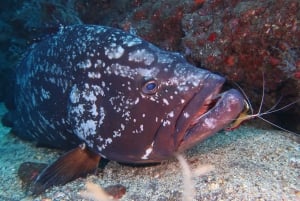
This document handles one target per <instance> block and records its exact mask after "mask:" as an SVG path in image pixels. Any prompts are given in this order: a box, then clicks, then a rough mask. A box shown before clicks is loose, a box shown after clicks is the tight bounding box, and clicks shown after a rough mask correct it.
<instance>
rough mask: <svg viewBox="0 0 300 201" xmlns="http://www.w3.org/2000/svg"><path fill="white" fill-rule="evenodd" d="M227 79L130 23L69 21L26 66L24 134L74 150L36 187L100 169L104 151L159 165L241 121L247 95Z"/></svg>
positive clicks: (21, 92) (17, 127)
mask: <svg viewBox="0 0 300 201" xmlns="http://www.w3.org/2000/svg"><path fill="white" fill-rule="evenodd" d="M224 82H225V78H223V77H222V76H220V75H217V74H214V73H212V72H210V71H208V70H204V69H200V68H197V67H195V66H193V65H191V64H189V63H188V62H187V61H186V60H185V59H184V57H183V56H181V55H180V54H178V53H173V52H168V51H164V50H161V49H159V48H158V47H156V46H154V45H152V44H150V43H148V42H146V41H144V40H142V39H141V38H138V37H137V36H135V35H131V34H129V33H126V32H123V31H121V30H118V29H115V28H111V27H105V26H96V25H72V26H66V27H61V28H60V30H59V31H58V33H57V34H56V35H54V36H51V37H48V38H46V39H44V40H42V41H40V42H38V43H36V44H34V45H32V47H31V48H30V49H29V51H28V52H27V53H26V54H25V55H24V57H23V59H22V61H21V62H20V63H19V65H18V66H17V70H16V86H15V89H16V90H15V91H16V93H15V95H14V96H15V104H14V105H15V106H14V107H15V109H14V110H13V111H11V112H10V115H9V116H10V117H11V122H12V125H11V127H12V132H13V133H14V134H16V135H17V136H19V137H21V138H23V139H26V140H32V141H35V142H37V143H38V144H42V145H48V146H51V147H56V148H60V149H67V150H69V151H68V152H67V153H66V154H64V155H63V156H61V157H60V158H59V159H58V160H57V161H55V162H54V163H53V164H51V165H49V166H48V167H47V168H45V169H44V170H43V171H42V172H41V173H40V175H39V176H38V177H37V178H36V180H35V181H34V184H33V186H34V187H33V190H32V191H33V193H40V192H42V191H44V190H45V189H47V188H48V187H50V186H53V185H58V184H64V183H66V182H68V181H70V180H73V179H75V178H77V177H79V176H83V175H86V174H87V173H91V172H94V171H95V169H96V168H97V166H98V163H99V160H100V158H107V159H109V160H114V161H118V162H122V163H133V164H141V163H156V162H160V161H162V160H165V159H168V158H170V157H172V156H174V155H175V154H176V153H178V152H183V151H184V150H186V149H188V148H190V147H192V146H194V145H196V144H198V143H199V142H201V141H203V140H204V139H206V138H208V137H209V136H211V135H213V134H214V133H216V132H217V131H219V130H221V129H222V128H224V127H225V126H226V125H228V124H229V123H230V122H231V121H232V120H234V119H235V118H236V117H237V116H238V115H239V114H240V112H241V111H242V110H243V108H244V98H243V95H242V94H241V93H240V92H239V91H237V90H235V89H229V90H228V91H224V92H221V88H222V85H223V84H224Z"/></svg>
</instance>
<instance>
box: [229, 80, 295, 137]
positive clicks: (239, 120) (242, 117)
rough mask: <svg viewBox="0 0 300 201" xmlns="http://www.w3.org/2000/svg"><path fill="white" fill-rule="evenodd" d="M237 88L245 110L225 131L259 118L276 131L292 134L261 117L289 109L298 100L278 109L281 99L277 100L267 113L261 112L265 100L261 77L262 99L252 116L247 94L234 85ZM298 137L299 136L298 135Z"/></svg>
mask: <svg viewBox="0 0 300 201" xmlns="http://www.w3.org/2000/svg"><path fill="white" fill-rule="evenodd" d="M234 84H235V85H236V86H237V87H238V88H239V90H240V91H241V92H242V94H243V95H244V97H245V109H244V110H243V111H242V112H241V113H240V115H239V116H238V117H237V118H236V119H235V120H234V121H233V122H232V123H231V124H230V126H229V127H227V128H225V130H226V131H232V130H235V129H237V128H238V127H239V126H240V125H241V124H242V123H244V122H246V121H248V120H250V119H254V118H259V119H261V120H263V121H264V122H266V123H268V124H270V125H272V126H274V127H276V128H278V129H281V130H283V131H286V132H289V133H294V132H292V131H289V130H287V129H285V128H283V127H281V126H279V125H277V124H275V123H273V122H271V121H269V120H267V119H265V118H264V117H263V116H264V115H267V114H272V113H275V112H278V111H282V110H284V109H286V108H289V107H290V106H292V105H294V104H296V103H298V102H300V99H299V100H296V101H293V102H291V103H289V104H287V105H285V106H283V107H280V108H277V106H278V105H279V103H280V101H281V99H282V97H281V98H279V100H278V101H277V102H276V103H275V104H274V105H273V106H272V107H271V108H270V109H268V110H267V111H265V112H262V107H263V102H264V99H265V80H264V75H263V90H262V97H261V101H260V105H259V109H258V112H257V113H255V114H254V110H253V107H252V105H251V102H250V100H249V97H248V96H247V94H246V93H245V91H244V90H243V89H242V88H241V87H240V86H239V85H238V84H236V83H234ZM294 134H298V133H294ZM298 135H299V134H298Z"/></svg>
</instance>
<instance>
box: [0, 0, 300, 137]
mask: <svg viewBox="0 0 300 201" xmlns="http://www.w3.org/2000/svg"><path fill="white" fill-rule="evenodd" d="M0 7H1V9H2V10H5V11H6V12H2V13H1V14H0V15H1V18H0V19H1V20H0V29H1V34H0V77H2V78H3V79H1V81H0V90H1V91H0V99H1V100H5V99H8V97H7V96H6V94H7V90H6V89H7V87H6V86H7V83H9V82H10V77H8V76H7V74H8V73H11V71H13V69H14V67H15V65H16V63H17V61H18V60H19V58H20V57H21V56H22V54H23V52H24V51H25V50H26V48H27V47H28V46H29V45H30V44H32V43H34V42H35V41H38V40H41V39H42V38H43V37H45V36H47V35H49V34H53V33H55V32H56V31H57V29H58V28H59V26H61V25H69V24H78V23H86V24H101V25H107V26H113V27H117V28H120V29H123V30H126V31H128V32H131V33H134V34H136V35H138V36H140V37H142V38H144V39H145V40H147V41H149V42H151V43H154V44H156V45H157V46H159V47H161V48H163V49H167V50H171V51H177V52H180V53H182V54H183V55H185V56H186V58H187V59H188V60H189V61H190V62H191V63H193V64H194V65H196V66H199V67H202V68H207V69H209V70H211V71H214V72H218V73H220V74H222V75H223V76H225V77H226V78H227V79H228V81H229V82H235V83H237V84H238V85H240V86H241V88H242V89H243V90H244V91H245V93H246V94H247V96H248V97H249V99H250V100H251V102H252V104H253V106H254V108H258V107H259V104H260V102H261V96H262V90H263V89H262V86H263V85H265V88H264V90H265V99H264V101H263V108H264V110H267V109H268V108H271V107H272V106H273V105H274V104H276V102H277V101H278V100H279V99H281V102H280V103H279V105H278V107H280V106H284V105H286V104H288V103H290V102H293V101H295V100H299V99H300V12H299V10H300V2H299V1H298V0H287V1H283V0H279V1H275V0H261V1H241V0H229V1H221V0H209V1H203V0H175V1H174V0H164V1H153V0H143V1H142V0H133V1H129V0H123V1H117V0H113V1H108V0H103V1H97V0H90V1H83V0H51V1H46V0H39V1H38V0H31V1H16V0H13V1H7V2H6V1H2V2H1V3H0ZM4 78H6V79H4ZM7 78H8V79H7ZM263 78H264V79H263ZM263 82H264V83H263ZM269 118H270V119H271V120H272V121H274V123H276V124H279V125H281V126H283V127H285V128H286V129H288V130H292V131H294V132H297V133H300V123H299V119H300V103H299V102H298V103H296V104H294V105H293V107H291V108H286V109H285V110H283V111H279V112H276V113H275V114H274V115H272V116H270V117H269Z"/></svg>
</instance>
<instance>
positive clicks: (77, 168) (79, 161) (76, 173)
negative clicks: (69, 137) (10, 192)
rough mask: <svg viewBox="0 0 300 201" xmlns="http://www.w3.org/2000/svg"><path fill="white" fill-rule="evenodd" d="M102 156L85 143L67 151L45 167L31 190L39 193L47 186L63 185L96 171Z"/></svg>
mask: <svg viewBox="0 0 300 201" xmlns="http://www.w3.org/2000/svg"><path fill="white" fill-rule="evenodd" d="M99 161H100V156H99V155H98V154H95V153H93V152H91V151H89V150H88V149H87V148H86V147H85V144H83V145H80V146H78V147H77V148H75V149H73V150H71V151H69V152H67V153H66V154H64V155H63V156H61V157H60V158H58V159H57V160H56V161H55V162H54V163H52V164H51V165H49V166H48V167H47V168H45V169H44V170H43V171H42V172H41V173H40V174H39V175H38V177H37V178H36V180H35V181H34V182H33V184H32V186H31V187H30V191H31V192H32V193H33V194H35V195H37V194H40V193H42V192H43V191H45V190H46V189H47V188H49V187H51V186H55V185H62V184H65V183H67V182H69V181H72V180H74V179H76V178H78V177H83V176H86V175H87V174H89V173H95V171H96V170H97V167H98V164H99Z"/></svg>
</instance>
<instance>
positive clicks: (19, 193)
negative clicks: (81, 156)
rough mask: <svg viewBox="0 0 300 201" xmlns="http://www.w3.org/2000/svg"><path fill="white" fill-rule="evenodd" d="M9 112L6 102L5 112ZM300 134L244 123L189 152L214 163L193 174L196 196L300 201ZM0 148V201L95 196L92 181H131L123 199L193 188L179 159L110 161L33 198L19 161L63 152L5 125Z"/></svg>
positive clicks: (173, 196)
mask: <svg viewBox="0 0 300 201" xmlns="http://www.w3.org/2000/svg"><path fill="white" fill-rule="evenodd" d="M4 112H5V110H4V108H3V106H2V105H0V116H1V115H2V114H3V113H4ZM296 138H299V137H295V136H293V135H291V134H289V133H286V132H281V131H278V130H272V129H270V128H267V129H262V128H261V129H259V128H255V127H254V126H242V127H240V128H239V129H237V130H234V131H232V132H224V131H223V132H219V133H218V134H216V135H215V136H213V137H211V138H210V139H208V140H206V141H204V142H203V143H201V144H199V145H197V146H195V147H194V148H192V149H190V150H188V151H187V152H186V153H184V156H185V158H186V160H187V162H188V164H189V166H190V168H191V169H195V168H196V167H199V166H203V165H207V164H209V165H213V166H214V170H213V171H211V172H209V173H207V174H206V175H204V176H197V177H193V183H194V187H195V196H194V197H193V200H224V201H225V200H268V201H272V200H274V201H278V200H289V201H293V200H295V201H297V200H300V145H299V143H298V142H297V140H295V139H296ZM0 149H1V155H0V161H1V166H0V168H1V169H0V200H5V201H19V200H22V201H28V200H34V201H62V200H64V201H67V200H82V201H84V200H89V199H85V198H83V197H82V194H81V193H80V192H81V191H83V190H84V189H85V184H86V183H87V182H92V183H95V184H96V185H98V186H101V187H106V186H109V185H116V184H121V185H123V186H125V187H126V193H125V195H124V196H123V197H122V198H121V199H120V200H122V201H127V200H128V201H129V200H130V201H131V200H132V201H147V200H153V201H156V200H157V201H177V200H178V201H179V200H182V193H183V189H189V187H187V188H184V187H183V176H182V170H181V166H180V164H179V162H178V161H177V159H175V158H174V159H170V160H168V161H165V162H163V163H162V164H159V165H155V166H146V167H131V166H125V165H121V164H118V163H116V162H113V161H110V162H109V163H108V164H107V166H106V167H105V168H104V169H103V170H100V171H99V173H98V174H97V175H90V176H88V177H87V178H79V179H77V180H75V181H73V182H70V183H68V184H66V185H64V186H57V187H53V188H51V189H49V190H47V191H46V192H45V193H44V194H42V195H40V196H37V197H32V196H29V195H26V194H25V192H24V189H22V184H21V181H20V179H19V178H18V175H17V172H18V167H19V165H20V164H21V163H23V162H26V161H32V162H45V163H50V162H51V161H53V160H55V159H56V158H57V157H58V156H59V155H61V154H62V152H60V151H57V150H53V149H48V148H40V147H39V148H37V147H35V145H34V143H30V142H24V141H21V140H20V139H18V138H16V137H14V136H13V135H11V134H9V128H5V127H3V126H0ZM190 189H192V186H190ZM185 191H186V190H185ZM90 200H91V199H90Z"/></svg>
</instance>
